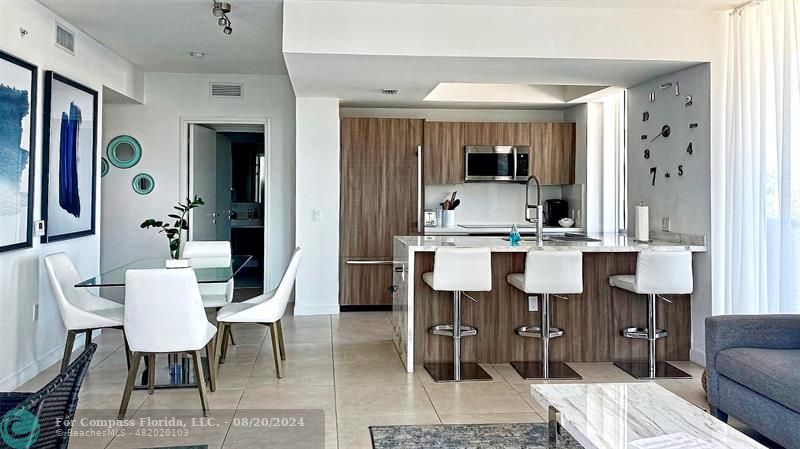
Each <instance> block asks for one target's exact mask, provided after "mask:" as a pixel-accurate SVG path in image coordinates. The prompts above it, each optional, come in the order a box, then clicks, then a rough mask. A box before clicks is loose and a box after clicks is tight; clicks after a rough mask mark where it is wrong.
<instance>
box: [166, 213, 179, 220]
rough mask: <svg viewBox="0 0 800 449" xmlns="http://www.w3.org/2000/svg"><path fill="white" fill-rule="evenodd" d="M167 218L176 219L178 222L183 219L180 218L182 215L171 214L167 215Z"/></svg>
mask: <svg viewBox="0 0 800 449" xmlns="http://www.w3.org/2000/svg"><path fill="white" fill-rule="evenodd" d="M167 217H169V218H174V219H176V220H179V219H180V218H181V216H180V215H178V214H169V215H167Z"/></svg>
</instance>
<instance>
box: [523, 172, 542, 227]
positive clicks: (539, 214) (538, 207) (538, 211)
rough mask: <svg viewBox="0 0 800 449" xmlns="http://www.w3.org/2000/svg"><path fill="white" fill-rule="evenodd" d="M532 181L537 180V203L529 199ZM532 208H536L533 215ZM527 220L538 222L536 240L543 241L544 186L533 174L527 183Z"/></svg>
mask: <svg viewBox="0 0 800 449" xmlns="http://www.w3.org/2000/svg"><path fill="white" fill-rule="evenodd" d="M531 181H535V182H536V204H531V202H530V199H529V194H530V190H531V189H530V186H531ZM531 210H534V211H535V212H534V213H535V214H536V215H535V216H532V215H533V214H531ZM525 221H527V222H528V223H536V241H537V242H538V243H542V241H543V240H542V234H543V231H544V229H543V224H544V223H543V222H544V213H543V209H542V186H541V184H539V178H537V177H536V176H533V175H531V176H530V177H528V181H527V182H526V183H525Z"/></svg>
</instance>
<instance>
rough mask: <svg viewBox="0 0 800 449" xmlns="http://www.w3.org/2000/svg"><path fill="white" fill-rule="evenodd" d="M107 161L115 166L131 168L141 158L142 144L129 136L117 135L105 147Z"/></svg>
mask: <svg viewBox="0 0 800 449" xmlns="http://www.w3.org/2000/svg"><path fill="white" fill-rule="evenodd" d="M106 155H107V156H108V161H109V162H111V164H112V165H114V166H115V167H117V168H131V167H133V166H134V165H136V164H138V163H139V161H140V160H141V159H142V146H141V145H139V142H138V141H137V140H136V139H134V138H133V137H131V136H124V135H123V136H117V137H115V138H113V139H112V140H111V142H109V143H108V148H106Z"/></svg>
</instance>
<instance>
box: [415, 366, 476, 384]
mask: <svg viewBox="0 0 800 449" xmlns="http://www.w3.org/2000/svg"><path fill="white" fill-rule="evenodd" d="M424 367H425V371H427V372H428V374H430V375H431V377H432V378H433V380H434V381H436V382H469V381H487V380H489V381H490V380H492V376H490V375H489V373H487V372H486V371H485V370H484V369H483V368H481V367H480V365H478V364H477V363H473V362H461V364H460V367H461V370H460V371H461V373H460V374H461V376H460V379H456V378H455V376H454V371H455V370H454V369H453V368H455V366H454V364H453V363H426V364H425V365H424Z"/></svg>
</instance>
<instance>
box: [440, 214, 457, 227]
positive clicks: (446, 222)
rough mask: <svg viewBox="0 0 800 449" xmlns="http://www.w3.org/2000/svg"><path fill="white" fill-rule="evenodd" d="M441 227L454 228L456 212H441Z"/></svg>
mask: <svg viewBox="0 0 800 449" xmlns="http://www.w3.org/2000/svg"><path fill="white" fill-rule="evenodd" d="M442 226H444V227H445V228H455V227H456V211H454V210H443V211H442Z"/></svg>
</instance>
